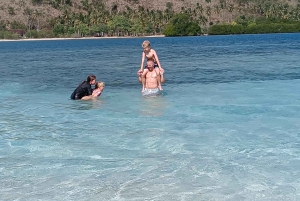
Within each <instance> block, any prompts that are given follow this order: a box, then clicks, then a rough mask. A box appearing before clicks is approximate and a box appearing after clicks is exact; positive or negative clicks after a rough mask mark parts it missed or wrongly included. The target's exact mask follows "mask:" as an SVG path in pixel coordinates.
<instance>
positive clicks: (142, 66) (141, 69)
mask: <svg viewBox="0 0 300 201" xmlns="http://www.w3.org/2000/svg"><path fill="white" fill-rule="evenodd" d="M144 63H145V52H143V53H142V63H141V68H140V71H143V70H144Z"/></svg>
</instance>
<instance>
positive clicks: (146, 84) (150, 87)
mask: <svg viewBox="0 0 300 201" xmlns="http://www.w3.org/2000/svg"><path fill="white" fill-rule="evenodd" d="M147 68H148V71H147V73H146V74H145V75H144V76H139V81H140V82H142V84H143V88H142V93H146V94H154V93H157V92H159V90H161V89H159V87H160V86H159V82H158V79H159V78H158V75H157V72H156V71H155V70H154V62H153V61H152V60H148V61H147Z"/></svg>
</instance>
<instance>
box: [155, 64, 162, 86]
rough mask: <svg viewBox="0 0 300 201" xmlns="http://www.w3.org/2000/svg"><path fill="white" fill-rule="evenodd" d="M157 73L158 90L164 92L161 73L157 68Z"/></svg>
mask: <svg viewBox="0 0 300 201" xmlns="http://www.w3.org/2000/svg"><path fill="white" fill-rule="evenodd" d="M155 72H156V75H157V83H158V88H159V90H163V89H162V87H161V80H160V71H159V68H155Z"/></svg>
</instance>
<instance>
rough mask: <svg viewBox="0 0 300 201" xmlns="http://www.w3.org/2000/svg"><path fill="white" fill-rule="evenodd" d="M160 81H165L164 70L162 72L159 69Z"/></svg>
mask: <svg viewBox="0 0 300 201" xmlns="http://www.w3.org/2000/svg"><path fill="white" fill-rule="evenodd" d="M160 82H161V83H165V82H166V79H165V76H164V72H163V71H160Z"/></svg>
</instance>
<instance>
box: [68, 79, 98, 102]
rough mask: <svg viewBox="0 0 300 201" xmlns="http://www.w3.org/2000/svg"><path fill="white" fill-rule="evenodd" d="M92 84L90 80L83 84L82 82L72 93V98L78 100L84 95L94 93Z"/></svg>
mask: <svg viewBox="0 0 300 201" xmlns="http://www.w3.org/2000/svg"><path fill="white" fill-rule="evenodd" d="M92 92H93V90H92V86H91V85H90V83H88V82H86V81H85V82H84V83H83V84H80V85H79V86H78V87H77V88H76V89H75V90H74V92H73V93H72V95H71V99H73V100H78V99H81V98H82V97H84V96H89V95H92Z"/></svg>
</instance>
